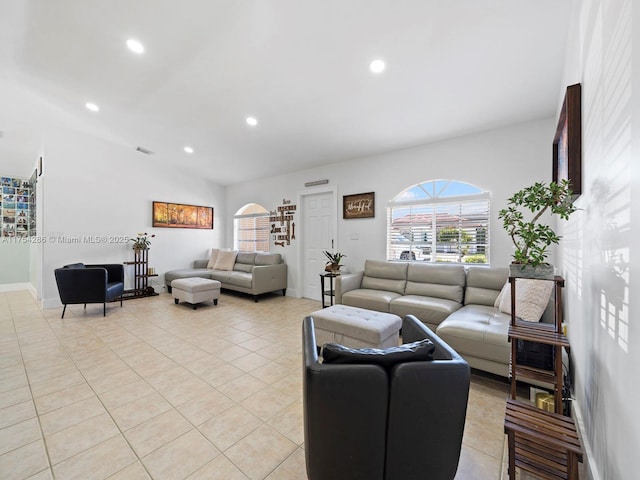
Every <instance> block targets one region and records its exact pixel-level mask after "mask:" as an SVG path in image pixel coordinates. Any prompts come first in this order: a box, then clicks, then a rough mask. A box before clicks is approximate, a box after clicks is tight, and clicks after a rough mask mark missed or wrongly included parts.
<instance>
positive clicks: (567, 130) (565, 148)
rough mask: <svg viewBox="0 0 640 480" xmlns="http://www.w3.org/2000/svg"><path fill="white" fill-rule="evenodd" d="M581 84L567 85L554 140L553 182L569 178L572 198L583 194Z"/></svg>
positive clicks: (574, 198)
mask: <svg viewBox="0 0 640 480" xmlns="http://www.w3.org/2000/svg"><path fill="white" fill-rule="evenodd" d="M580 90H581V88H580V84H579V83H576V84H575V85H570V86H568V87H567V92H566V93H565V96H564V102H562V110H560V118H559V120H558V127H557V128H556V135H555V137H554V139H553V181H554V182H559V181H560V180H569V182H571V190H572V191H573V197H572V200H573V201H575V200H576V198H578V197H579V196H580V195H581V194H582V113H581V105H580V104H581V92H580Z"/></svg>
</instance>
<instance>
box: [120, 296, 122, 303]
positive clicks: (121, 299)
mask: <svg viewBox="0 0 640 480" xmlns="http://www.w3.org/2000/svg"><path fill="white" fill-rule="evenodd" d="M120 306H122V295H120Z"/></svg>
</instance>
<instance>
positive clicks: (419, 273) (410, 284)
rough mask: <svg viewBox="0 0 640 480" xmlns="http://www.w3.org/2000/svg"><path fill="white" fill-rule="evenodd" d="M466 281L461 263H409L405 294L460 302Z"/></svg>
mask: <svg viewBox="0 0 640 480" xmlns="http://www.w3.org/2000/svg"><path fill="white" fill-rule="evenodd" d="M465 283H466V279H465V272H464V267H463V266H462V265H432V264H426V263H411V264H409V268H408V271H407V286H406V289H405V292H404V293H405V295H422V296H425V297H436V298H444V299H447V300H453V301H454V302H458V303H460V304H461V303H462V299H463V297H464V286H465Z"/></svg>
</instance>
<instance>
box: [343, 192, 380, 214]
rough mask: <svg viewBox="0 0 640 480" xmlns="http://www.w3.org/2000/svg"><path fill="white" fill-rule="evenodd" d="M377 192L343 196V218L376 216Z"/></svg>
mask: <svg viewBox="0 0 640 480" xmlns="http://www.w3.org/2000/svg"><path fill="white" fill-rule="evenodd" d="M375 195H376V194H375V192H369V193H358V194H356V195H344V196H343V197H342V218H344V219H347V220H348V219H351V218H372V217H375V214H376V209H375Z"/></svg>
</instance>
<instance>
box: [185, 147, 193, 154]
mask: <svg viewBox="0 0 640 480" xmlns="http://www.w3.org/2000/svg"><path fill="white" fill-rule="evenodd" d="M184 151H185V152H187V153H193V148H192V147H190V146H188V145H187V146H186V147H184Z"/></svg>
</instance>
